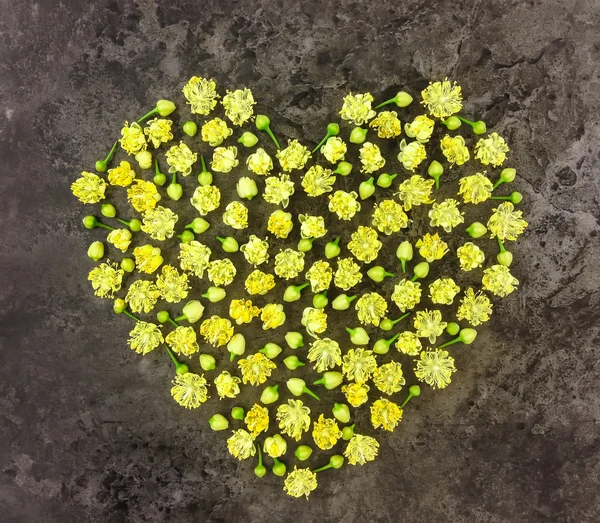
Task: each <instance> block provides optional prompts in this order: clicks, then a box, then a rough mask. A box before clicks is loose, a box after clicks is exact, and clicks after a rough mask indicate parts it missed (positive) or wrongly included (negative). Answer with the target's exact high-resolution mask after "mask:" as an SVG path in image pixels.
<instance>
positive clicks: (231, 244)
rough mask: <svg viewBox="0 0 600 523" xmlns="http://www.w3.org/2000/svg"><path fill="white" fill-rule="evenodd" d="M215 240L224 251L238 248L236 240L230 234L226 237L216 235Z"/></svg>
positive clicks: (235, 250)
mask: <svg viewBox="0 0 600 523" xmlns="http://www.w3.org/2000/svg"><path fill="white" fill-rule="evenodd" d="M217 240H219V241H220V242H221V248H222V249H223V250H224V251H225V252H229V253H231V252H237V251H238V250H239V248H240V246H239V244H238V242H237V240H236V239H235V238H232V237H231V236H227V238H222V237H221V236H217Z"/></svg>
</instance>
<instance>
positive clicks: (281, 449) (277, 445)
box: [263, 434, 287, 458]
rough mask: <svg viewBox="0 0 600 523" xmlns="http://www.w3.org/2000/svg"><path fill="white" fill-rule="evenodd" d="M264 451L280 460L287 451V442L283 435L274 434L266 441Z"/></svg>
mask: <svg viewBox="0 0 600 523" xmlns="http://www.w3.org/2000/svg"><path fill="white" fill-rule="evenodd" d="M263 450H264V451H265V453H266V454H267V455H268V456H271V457H272V458H280V457H281V456H283V455H284V454H285V453H286V451H287V441H285V440H284V439H283V437H282V436H281V434H274V435H273V436H270V437H268V438H266V439H265V442H264V444H263Z"/></svg>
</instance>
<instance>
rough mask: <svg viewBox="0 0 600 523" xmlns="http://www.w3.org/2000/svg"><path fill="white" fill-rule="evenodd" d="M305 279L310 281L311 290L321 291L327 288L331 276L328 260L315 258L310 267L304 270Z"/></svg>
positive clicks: (331, 271)
mask: <svg viewBox="0 0 600 523" xmlns="http://www.w3.org/2000/svg"><path fill="white" fill-rule="evenodd" d="M305 277H306V279H307V280H308V281H309V282H310V286H311V289H312V291H313V292H321V291H326V290H327V289H329V286H330V285H331V278H333V270H332V269H331V265H329V262H326V261H324V260H317V261H316V262H314V263H313V264H312V265H311V267H310V269H308V270H307V271H306V275H305Z"/></svg>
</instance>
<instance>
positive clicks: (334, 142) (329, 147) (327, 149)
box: [321, 136, 348, 163]
mask: <svg viewBox="0 0 600 523" xmlns="http://www.w3.org/2000/svg"><path fill="white" fill-rule="evenodd" d="M347 150H348V146H347V145H346V143H345V142H344V140H342V139H341V138H340V137H339V136H330V137H329V138H327V141H326V142H325V145H323V146H322V147H321V154H322V155H323V156H325V158H326V159H327V161H328V162H331V163H338V162H341V161H342V160H343V159H344V158H345V156H346V152H347Z"/></svg>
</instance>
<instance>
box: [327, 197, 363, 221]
mask: <svg viewBox="0 0 600 523" xmlns="http://www.w3.org/2000/svg"><path fill="white" fill-rule="evenodd" d="M329 211H330V212H334V213H335V214H337V217H338V218H339V219H340V220H350V219H352V217H353V216H354V215H355V214H356V213H357V212H358V211H360V203H359V202H358V194H356V192H354V191H352V192H346V191H335V192H334V193H333V194H332V195H330V196H329Z"/></svg>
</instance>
